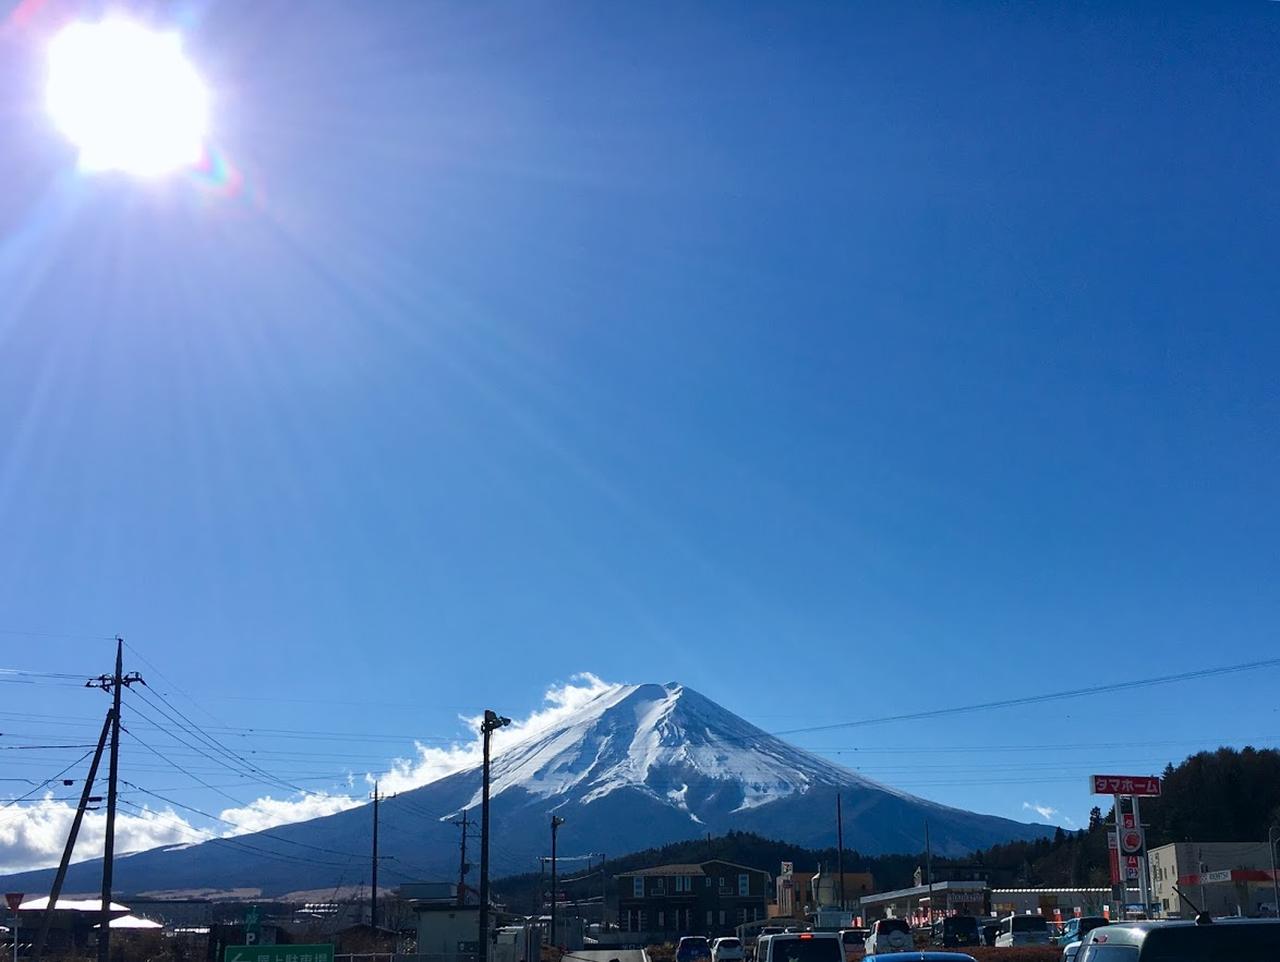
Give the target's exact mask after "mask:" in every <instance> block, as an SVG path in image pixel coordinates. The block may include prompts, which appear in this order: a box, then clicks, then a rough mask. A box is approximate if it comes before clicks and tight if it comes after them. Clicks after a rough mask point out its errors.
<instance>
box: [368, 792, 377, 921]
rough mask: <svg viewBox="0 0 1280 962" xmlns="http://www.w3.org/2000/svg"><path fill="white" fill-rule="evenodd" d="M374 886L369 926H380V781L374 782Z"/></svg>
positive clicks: (370, 893) (370, 902)
mask: <svg viewBox="0 0 1280 962" xmlns="http://www.w3.org/2000/svg"><path fill="white" fill-rule="evenodd" d="M372 874H373V886H372V887H371V888H370V890H369V928H371V929H376V928H377V927H378V783H377V782H374V783H373V873H372Z"/></svg>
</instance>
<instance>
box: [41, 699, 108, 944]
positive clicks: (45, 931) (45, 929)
mask: <svg viewBox="0 0 1280 962" xmlns="http://www.w3.org/2000/svg"><path fill="white" fill-rule="evenodd" d="M110 732H111V712H110V711H108V712H107V717H106V719H105V720H104V721H103V723H102V734H101V735H99V736H98V749H97V751H95V752H94V753H93V761H92V762H90V763H89V774H88V776H87V777H86V778H85V780H84V789H83V790H82V791H81V792H80V804H79V805H78V806H76V814H75V817H74V818H73V819H72V820H71V831H69V832H68V833H67V844H66V846H65V847H64V848H63V849H62V861H60V862H59V863H58V872H57V874H56V875H54V877H53V888H51V889H50V890H49V904H48V905H47V906H45V910H44V918H42V919H41V920H40V932H39V934H38V935H37V936H36V943H35V948H34V951H33V952H32V959H33V960H34V962H40V955H41V953H42V952H44V943H45V940H46V939H47V938H48V937H49V924H50V923H51V922H52V921H53V908H54V906H55V905H57V904H58V896H60V895H61V894H62V883H63V882H65V881H66V878H67V866H68V865H70V864H71V853H72V851H74V850H75V847H76V837H77V836H78V835H79V834H80V823H81V822H82V821H84V813H85V811H86V810H87V809H88V807H89V803H90V802H93V801H99V802H100V801H102V799H100V798H94V796H92V795H90V794H89V793H90V792H92V791H93V782H94V779H96V778H97V777H98V763H99V762H101V761H102V750H103V749H104V748H105V747H106V744H107V735H109V734H110Z"/></svg>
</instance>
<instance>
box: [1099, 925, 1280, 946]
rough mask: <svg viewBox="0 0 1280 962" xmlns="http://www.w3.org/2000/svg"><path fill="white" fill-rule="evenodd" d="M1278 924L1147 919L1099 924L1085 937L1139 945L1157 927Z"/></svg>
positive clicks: (1104, 941) (1101, 941)
mask: <svg viewBox="0 0 1280 962" xmlns="http://www.w3.org/2000/svg"><path fill="white" fill-rule="evenodd" d="M1218 925H1221V926H1230V927H1232V928H1235V927H1236V926H1246V927H1247V926H1255V925H1256V926H1266V927H1271V926H1278V925H1280V919H1234V918H1230V919H1214V920H1213V921H1212V922H1210V923H1208V924H1205V925H1201V924H1200V923H1198V922H1196V921H1195V920H1194V919H1148V920H1144V921H1140V922H1112V923H1111V924H1110V925H1104V926H1100V927H1099V928H1096V929H1094V930H1093V931H1092V932H1090V933H1089V934H1088V936H1086V937H1085V944H1088V945H1106V944H1114V945H1141V944H1142V942H1143V940H1144V939H1145V938H1146V937H1147V936H1148V935H1149V934H1151V933H1152V932H1154V931H1156V930H1158V929H1185V928H1203V929H1208V928H1213V927H1214V926H1218Z"/></svg>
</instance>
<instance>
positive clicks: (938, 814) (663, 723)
mask: <svg viewBox="0 0 1280 962" xmlns="http://www.w3.org/2000/svg"><path fill="white" fill-rule="evenodd" d="M480 790H481V773H480V770H479V768H478V767H477V768H470V769H467V770H464V771H459V772H455V773H454V774H451V775H447V776H445V777H443V778H440V779H438V780H436V781H433V782H431V783H429V784H427V785H423V786H422V787H420V788H416V789H413V790H411V791H407V792H401V793H400V794H399V795H396V796H393V797H390V798H386V799H385V800H383V802H382V804H381V811H380V822H379V825H380V851H381V853H382V854H383V855H384V856H390V860H389V861H387V862H386V863H384V864H385V865H386V874H385V875H384V876H383V877H384V878H386V879H389V880H391V881H392V882H393V883H394V882H396V881H400V880H402V879H405V878H434V879H449V878H456V877H457V870H458V840H459V830H458V828H457V827H455V825H454V822H455V821H456V820H458V819H460V818H461V817H462V813H463V812H464V810H465V811H468V813H469V817H470V818H472V819H478V816H479V804H480ZM490 794H491V799H492V804H491V832H492V834H491V838H492V846H491V848H492V851H491V856H490V868H491V872H492V874H493V875H494V877H501V876H503V875H508V874H517V873H522V872H528V871H531V870H532V868H533V867H535V866H536V865H537V864H538V863H537V857H538V856H540V855H543V854H545V853H544V849H545V847H546V839H547V833H548V828H547V825H548V821H549V818H550V816H551V815H552V814H553V813H554V814H556V815H559V816H561V817H563V818H564V819H565V820H566V821H565V824H564V827H563V828H562V829H561V839H562V840H563V843H564V844H570V845H572V846H573V847H574V848H576V849H580V850H586V851H597V852H600V851H603V852H606V853H608V854H610V855H615V854H616V855H622V854H624V853H626V852H632V851H637V850H640V849H645V848H649V847H652V846H657V845H662V844H665V843H667V842H672V841H678V840H682V839H689V838H696V837H699V836H703V835H706V834H708V833H714V834H723V833H724V832H727V831H729V830H740V831H752V832H756V833H758V834H760V835H764V836H767V837H770V838H775V839H781V840H784V841H788V842H792V843H795V844H797V845H802V846H805V847H823V846H828V845H833V844H834V842H835V838H834V834H835V824H834V822H835V818H834V812H835V799H836V795H837V794H840V795H841V796H842V800H843V806H844V820H845V821H844V826H845V841H846V844H847V845H848V846H849V847H850V848H852V849H857V850H858V851H860V852H863V853H865V854H882V853H889V852H918V851H921V850H922V849H923V848H924V838H923V825H924V821H925V819H926V818H927V819H928V821H929V826H930V833H931V836H932V843H933V847H934V850H935V852H937V853H939V854H943V855H962V854H965V853H967V852H971V851H973V850H975V849H978V848H983V847H986V846H989V845H993V844H996V843H1000V842H1007V841H1010V840H1012V839H1030V838H1038V837H1040V836H1043V835H1050V834H1052V832H1053V826H1048V825H1037V824H1027V823H1023V822H1017V821H1013V820H1010V819H1005V818H998V817H996V816H992V815H980V814H976V813H973V812H966V811H962V810H960V809H956V808H950V807H948V806H945V805H940V804H937V803H935V802H931V801H927V800H925V799H922V798H918V797H916V796H913V795H910V794H907V793H905V792H901V791H898V790H896V789H893V788H890V787H888V786H886V785H882V784H880V783H878V782H875V781H872V780H871V779H868V778H865V777H864V776H862V775H859V774H858V773H856V772H853V771H851V770H849V769H847V768H843V767H841V766H839V765H836V764H834V763H832V762H830V761H828V760H826V759H824V758H821V757H819V756H817V755H813V754H811V753H809V752H806V751H804V750H803V749H799V748H796V747H794V746H792V745H789V744H787V743H786V742H784V741H782V740H781V739H779V738H777V737H775V736H773V735H770V734H768V733H767V732H764V731H762V730H761V729H759V728H757V727H756V726H754V725H752V724H750V723H748V722H747V721H745V720H743V719H742V718H739V717H738V716H737V715H734V714H733V713H732V712H729V711H727V710H726V709H724V708H721V707H720V706H719V705H717V704H715V703H714V702H712V701H711V700H710V699H708V698H706V697H704V696H703V695H701V694H699V693H698V692H696V691H694V690H692V689H690V688H686V687H684V686H682V685H679V684H675V683H670V684H666V685H658V684H645V685H619V686H615V687H612V688H609V689H607V690H605V691H603V692H602V693H601V694H599V695H597V696H596V697H595V698H594V699H592V700H591V701H590V702H588V703H587V704H585V705H583V706H582V707H581V708H579V709H578V710H577V711H575V712H573V713H572V714H571V715H569V716H568V717H567V718H563V719H561V720H560V721H559V722H558V723H557V724H555V725H554V726H553V727H551V728H549V729H544V730H541V731H536V732H532V733H530V734H529V735H528V736H527V737H525V738H523V739H521V740H519V741H517V742H516V743H514V744H511V745H509V746H506V747H505V748H503V749H502V750H501V751H500V752H499V753H498V754H496V755H495V757H494V758H493V761H492V768H491V788H490ZM371 831H372V819H371V815H370V812H369V811H368V806H362V807H360V808H354V809H350V810H347V811H344V812H340V813H338V814H334V815H327V816H324V817H321V818H316V819H312V820H310V821H306V822H299V823H295V824H291V825H282V826H278V827H276V828H273V829H270V830H268V831H266V832H256V833H253V834H248V835H239V836H236V837H234V838H219V839H213V840H210V841H207V842H202V843H199V844H195V845H187V846H181V847H176V848H174V847H169V848H159V849H152V850H150V851H146V852H139V853H136V854H133V855H129V856H126V857H122V858H117V860H116V867H115V879H116V887H117V889H118V890H119V891H121V892H124V893H131V894H135V895H136V894H140V893H143V892H154V891H174V890H192V889H195V890H204V891H209V890H214V891H228V890H246V889H247V890H257V891H258V892H259V893H260V894H261V895H264V896H269V895H279V894H282V893H285V892H293V891H300V890H309V889H318V888H327V887H332V886H337V885H341V884H348V885H350V884H355V883H357V882H359V881H361V880H364V881H365V882H367V881H368V872H367V868H368V865H369V856H368V852H369V850H370V841H371ZM762 867H764V866H762ZM100 873H101V867H100V862H99V861H98V860H93V861H88V862H82V863H78V864H76V865H73V866H72V867H71V870H70V872H69V874H68V878H67V883H66V887H65V889H64V891H66V892H78V891H91V890H93V889H94V887H95V885H96V884H97V881H96V880H97V879H98V877H99V876H100ZM51 878H52V871H50V870H40V871H35V872H26V873H22V874H20V875H14V876H9V877H8V878H7V879H6V880H5V882H6V884H10V883H12V884H10V888H12V887H13V886H15V885H16V886H17V887H18V888H25V889H26V890H27V891H40V890H42V889H44V890H46V891H47V887H48V885H49V884H50V880H51ZM472 881H473V882H474V876H473V879H472Z"/></svg>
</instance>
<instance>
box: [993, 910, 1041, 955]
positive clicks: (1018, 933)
mask: <svg viewBox="0 0 1280 962" xmlns="http://www.w3.org/2000/svg"><path fill="white" fill-rule="evenodd" d="M1048 944H1049V920H1048V919H1046V918H1045V917H1044V916H1043V915H1007V916H1005V917H1004V918H1003V919H1001V920H1000V933H999V934H998V935H997V936H996V945H997V946H999V947H1000V948H1006V949H1007V948H1009V947H1010V946H1014V945H1048Z"/></svg>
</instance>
